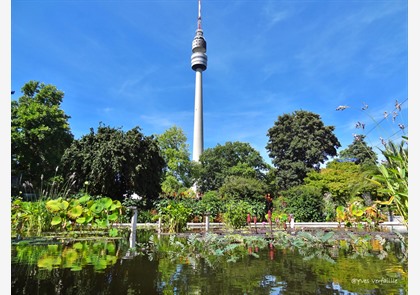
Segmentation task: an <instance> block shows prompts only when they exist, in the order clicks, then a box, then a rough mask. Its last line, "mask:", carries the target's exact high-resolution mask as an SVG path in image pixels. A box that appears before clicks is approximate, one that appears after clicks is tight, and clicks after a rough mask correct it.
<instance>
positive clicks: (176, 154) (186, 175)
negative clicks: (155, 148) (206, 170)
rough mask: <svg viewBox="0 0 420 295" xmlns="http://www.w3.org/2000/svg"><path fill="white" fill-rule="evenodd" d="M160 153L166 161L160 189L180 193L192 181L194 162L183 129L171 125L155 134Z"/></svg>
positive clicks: (189, 185) (190, 185)
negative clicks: (191, 159) (159, 133)
mask: <svg viewBox="0 0 420 295" xmlns="http://www.w3.org/2000/svg"><path fill="white" fill-rule="evenodd" d="M156 137H157V142H158V145H159V149H160V152H161V155H162V157H163V159H164V160H165V163H166V169H165V174H164V176H163V182H162V191H163V192H164V193H166V194H168V195H171V194H173V193H181V192H183V191H186V190H187V189H188V188H190V187H192V185H193V183H194V171H195V170H196V169H194V163H193V162H192V161H190V159H189V157H190V154H189V151H188V144H187V143H186V142H187V137H186V136H185V134H184V132H183V130H182V129H181V128H179V127H177V126H173V127H171V128H169V129H168V130H166V131H165V132H164V133H163V134H161V135H157V136H156Z"/></svg>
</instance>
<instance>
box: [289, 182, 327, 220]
mask: <svg viewBox="0 0 420 295" xmlns="http://www.w3.org/2000/svg"><path fill="white" fill-rule="evenodd" d="M283 196H284V198H285V202H286V203H287V210H288V213H290V214H293V216H294V218H295V221H301V222H319V221H324V217H323V214H322V209H323V201H322V198H323V194H322V191H321V190H320V189H319V188H318V187H315V186H311V185H300V186H296V187H292V188H290V189H288V190H287V191H284V192H283Z"/></svg>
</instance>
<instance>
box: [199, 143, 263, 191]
mask: <svg viewBox="0 0 420 295" xmlns="http://www.w3.org/2000/svg"><path fill="white" fill-rule="evenodd" d="M200 163H201V167H200V174H199V180H198V187H199V189H200V191H201V192H207V191H210V190H218V189H219V188H220V187H221V186H222V185H223V184H224V183H225V180H226V179H227V177H228V176H241V177H246V178H254V179H258V180H261V181H265V173H266V172H267V171H268V169H269V165H268V164H267V163H265V162H264V159H263V158H262V157H261V155H260V153H259V152H258V151H257V150H255V149H254V148H252V147H251V145H250V144H249V143H243V142H238V141H236V142H226V143H225V144H224V145H220V144H218V145H216V146H215V147H214V148H209V149H206V150H205V151H204V152H203V153H202V155H201V157H200Z"/></svg>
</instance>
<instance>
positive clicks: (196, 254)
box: [11, 235, 407, 295]
mask: <svg viewBox="0 0 420 295" xmlns="http://www.w3.org/2000/svg"><path fill="white" fill-rule="evenodd" d="M216 238H217V237H211V238H208V239H207V240H204V241H203V240H199V239H198V238H197V237H193V238H191V237H184V238H179V237H176V238H175V237H174V236H171V237H169V236H161V237H159V238H157V237H156V236H153V235H152V236H150V237H148V239H146V240H145V241H142V242H139V243H138V244H137V245H138V247H137V248H136V251H130V250H129V249H128V248H129V247H128V242H127V241H124V240H96V241H79V242H75V243H71V244H67V245H62V244H50V245H44V244H42V245H36V244H35V245H34V244H30V245H28V244H27V245H25V244H19V245H13V246H12V268H11V290H12V293H11V294H31V295H32V294H77V295H83V294H95V295H96V294H215V295H219V294H229V295H234V294H387V295H388V294H407V260H406V259H405V258H404V253H401V251H400V250H399V249H398V247H396V246H395V245H394V244H387V243H383V242H381V243H378V242H377V241H376V240H372V241H369V243H365V244H364V245H365V246H364V248H362V247H359V248H358V249H361V250H357V251H356V252H355V251H354V250H353V251H350V249H349V248H346V247H345V246H346V245H345V244H344V243H343V242H341V247H335V246H334V247H310V248H308V247H305V245H304V244H298V243H296V245H298V247H288V248H285V247H283V246H284V245H280V244H279V243H277V244H276V243H275V242H274V241H273V243H271V242H265V241H263V240H261V239H259V240H258V239H254V240H252V239H251V238H249V239H248V240H247V242H246V243H237V241H238V237H230V238H229V239H225V240H224V244H223V243H221V242H219V240H216ZM235 239H236V240H235ZM227 240H229V243H226V241H227ZM364 242H366V240H365V241H364ZM371 242H375V243H371ZM362 244H363V243H362ZM362 244H360V245H362ZM366 245H369V246H366ZM371 245H374V246H373V247H372V246H371Z"/></svg>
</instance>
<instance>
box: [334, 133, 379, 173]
mask: <svg viewBox="0 0 420 295" xmlns="http://www.w3.org/2000/svg"><path fill="white" fill-rule="evenodd" d="M365 137H366V136H365V135H361V134H360V135H355V136H354V139H353V142H352V144H350V145H349V146H348V147H347V148H346V149H344V150H342V151H341V152H340V153H339V160H338V161H340V162H344V161H351V162H354V163H356V164H369V165H372V164H374V165H376V164H377V161H378V156H377V155H376V153H375V152H374V151H373V149H372V147H370V146H368V145H367V144H366V142H365Z"/></svg>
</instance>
